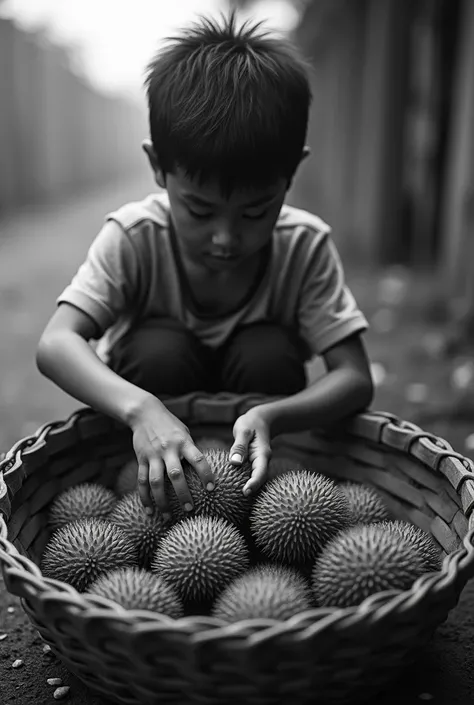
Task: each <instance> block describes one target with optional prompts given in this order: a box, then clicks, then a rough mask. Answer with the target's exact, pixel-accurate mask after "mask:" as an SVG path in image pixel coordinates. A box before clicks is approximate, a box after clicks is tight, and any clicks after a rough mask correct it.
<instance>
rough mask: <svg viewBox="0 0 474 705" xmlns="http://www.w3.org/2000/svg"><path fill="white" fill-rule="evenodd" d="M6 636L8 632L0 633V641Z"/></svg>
mask: <svg viewBox="0 0 474 705" xmlns="http://www.w3.org/2000/svg"><path fill="white" fill-rule="evenodd" d="M7 636H8V634H0V641H3V640H4V639H6V638H7Z"/></svg>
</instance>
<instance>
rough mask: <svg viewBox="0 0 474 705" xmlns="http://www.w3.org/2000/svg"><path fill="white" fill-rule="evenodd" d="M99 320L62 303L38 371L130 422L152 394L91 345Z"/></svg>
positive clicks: (40, 349)
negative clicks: (123, 375)
mask: <svg viewBox="0 0 474 705" xmlns="http://www.w3.org/2000/svg"><path fill="white" fill-rule="evenodd" d="M96 332H97V324H96V323H95V321H93V319H92V318H90V316H88V315H87V314H86V313H84V312H83V311H81V310H79V309H78V308H75V307H74V306H71V305H69V304H61V305H60V306H59V307H58V308H57V309H56V311H55V313H54V314H53V316H52V318H51V320H50V321H49V323H48V325H47V326H46V328H45V330H44V332H43V334H42V336H41V339H40V342H39V344H38V349H37V352H36V363H37V366H38V369H39V371H40V372H41V373H42V374H43V375H44V376H45V377H47V378H48V379H50V380H51V381H52V382H54V383H55V384H57V385H58V386H59V387H60V388H61V389H63V390H64V391H65V392H66V393H68V394H70V395H71V396H72V397H74V398H75V399H77V400H78V401H81V402H82V403H84V404H86V405H87V406H91V407H92V408H93V409H97V410H98V411H100V412H102V413H104V414H106V415H108V416H111V417H112V418H114V419H117V420H118V421H121V422H122V423H124V424H126V425H127V426H130V425H131V424H132V422H133V419H134V418H135V416H136V415H137V413H138V411H139V409H140V408H141V407H142V406H143V405H144V404H145V403H146V401H147V398H148V397H150V396H151V395H150V394H147V393H146V392H144V391H143V390H141V389H139V388H138V387H136V386H135V385H133V384H131V383H130V382H127V381H126V380H124V379H122V378H121V377H119V376H118V375H117V374H115V372H113V371H112V370H111V369H110V368H109V367H107V365H106V364H105V363H104V362H102V360H100V358H99V357H98V356H97V355H96V353H95V352H94V350H93V349H92V348H91V346H90V345H89V342H88V341H89V340H90V339H91V338H93V337H94V336H95V334H96Z"/></svg>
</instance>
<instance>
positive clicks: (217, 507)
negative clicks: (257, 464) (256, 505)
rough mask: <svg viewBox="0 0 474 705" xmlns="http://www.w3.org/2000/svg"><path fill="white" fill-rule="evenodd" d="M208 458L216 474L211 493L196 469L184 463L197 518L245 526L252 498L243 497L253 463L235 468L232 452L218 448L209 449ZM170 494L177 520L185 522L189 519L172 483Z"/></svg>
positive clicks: (168, 491) (173, 512) (172, 508)
mask: <svg viewBox="0 0 474 705" xmlns="http://www.w3.org/2000/svg"><path fill="white" fill-rule="evenodd" d="M204 457H205V458H206V460H207V462H208V463H209V465H210V467H211V469H212V471H213V473H214V478H215V487H214V489H213V490H212V491H211V492H209V490H207V489H206V488H205V487H204V485H203V484H202V482H201V478H200V477H199V475H198V474H197V472H196V470H194V468H192V467H191V466H190V465H189V464H188V463H186V462H183V468H184V475H185V478H186V483H187V485H188V487H189V491H190V493H191V496H192V498H193V516H200V515H202V516H213V517H221V518H223V519H226V520H227V521H229V522H230V523H231V524H234V525H235V526H237V527H241V526H242V524H243V522H244V521H245V519H246V518H247V517H248V515H249V512H250V506H251V499H250V498H249V497H245V496H244V494H243V488H244V486H245V483H246V482H247V480H248V479H249V477H250V473H251V470H250V465H249V463H244V464H243V465H242V466H240V467H236V466H234V465H231V463H230V462H229V453H228V452H227V451H225V450H221V449H218V448H217V449H216V448H214V449H207V450H205V451H204ZM167 493H168V497H169V500H170V507H171V510H172V514H173V518H174V519H176V520H181V519H183V518H185V516H186V517H187V516H189V514H187V513H186V514H185V513H184V510H183V508H182V506H181V504H180V502H179V500H178V497H177V495H176V493H175V492H174V490H173V489H172V487H171V483H170V482H169V481H168V490H167Z"/></svg>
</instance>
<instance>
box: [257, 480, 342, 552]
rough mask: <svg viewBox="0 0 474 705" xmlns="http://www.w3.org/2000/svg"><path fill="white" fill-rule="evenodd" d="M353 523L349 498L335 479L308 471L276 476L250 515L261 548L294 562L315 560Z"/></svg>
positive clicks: (265, 488)
mask: <svg viewBox="0 0 474 705" xmlns="http://www.w3.org/2000/svg"><path fill="white" fill-rule="evenodd" d="M350 522H351V513H350V508H349V503H348V501H347V499H346V497H345V496H344V494H343V493H342V492H341V490H339V488H338V487H337V485H336V483H335V482H333V480H331V479H329V478H327V477H325V476H324V475H321V474H319V473H315V472H310V471H308V470H298V471H291V472H286V473H285V474H284V475H280V476H278V477H275V478H274V479H273V480H270V481H269V482H268V483H267V484H266V485H265V486H264V487H263V489H262V491H261V492H260V494H259V495H258V496H257V497H256V499H255V502H254V506H253V509H252V512H251V515H250V525H251V531H252V535H253V536H254V538H255V542H256V544H257V547H258V548H260V549H261V551H262V553H263V554H264V555H265V556H267V557H268V558H270V559H272V560H274V561H277V562H282V563H285V564H289V565H295V566H304V565H308V564H309V563H311V564H312V562H313V561H314V559H315V558H316V556H317V554H318V553H319V552H320V551H321V549H322V548H323V546H324V545H325V544H326V543H327V541H329V539H330V538H332V537H333V536H335V535H336V534H337V533H338V532H339V531H341V530H342V529H344V528H346V527H348V526H349V525H350Z"/></svg>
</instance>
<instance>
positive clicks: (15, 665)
mask: <svg viewBox="0 0 474 705" xmlns="http://www.w3.org/2000/svg"><path fill="white" fill-rule="evenodd" d="M23 664H24V661H23V660H22V659H21V658H17V660H16V661H13V663H12V668H20V666H23Z"/></svg>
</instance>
